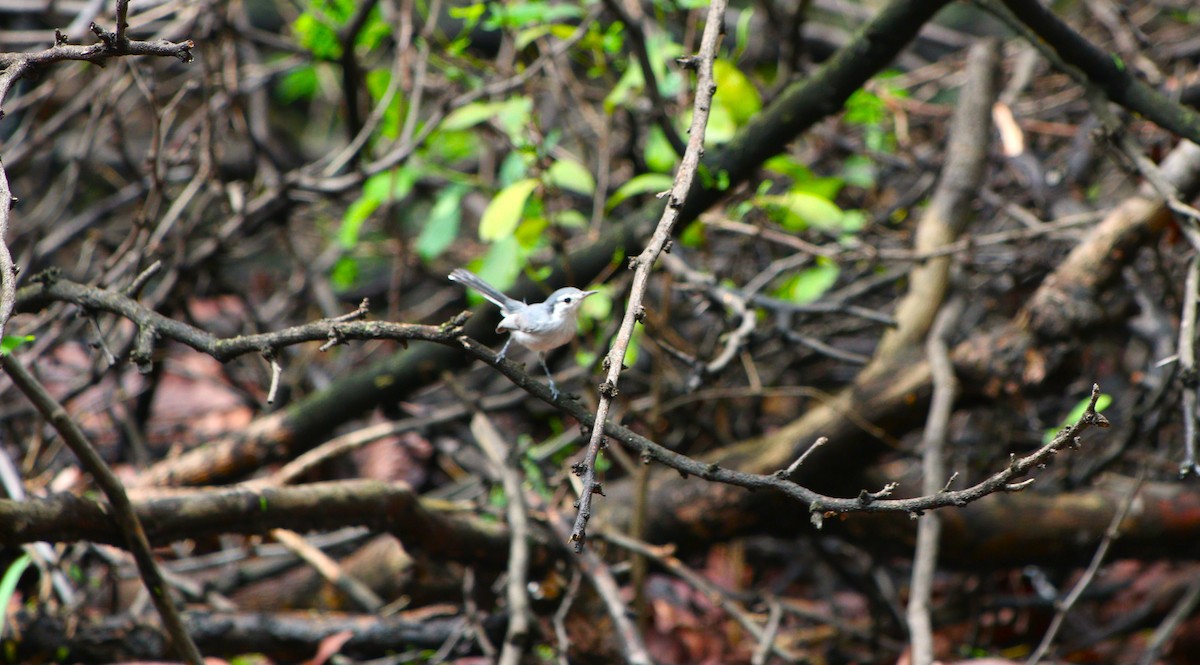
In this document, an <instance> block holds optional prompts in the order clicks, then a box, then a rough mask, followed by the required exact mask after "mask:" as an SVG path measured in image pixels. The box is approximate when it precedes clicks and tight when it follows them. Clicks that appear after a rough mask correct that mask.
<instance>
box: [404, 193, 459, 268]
mask: <svg viewBox="0 0 1200 665" xmlns="http://www.w3.org/2000/svg"><path fill="white" fill-rule="evenodd" d="M466 193H467V188H466V187H464V186H462V185H452V186H450V187H447V188H445V189H443V190H442V191H441V192H440V193H439V194H438V198H437V202H435V203H434V204H433V208H432V209H431V210H430V211H429V219H427V220H426V222H425V225H424V226H423V227H421V234H420V235H419V236H417V244H416V250H417V255H418V256H420V257H421V258H422V259H424V260H426V261H429V260H431V259H434V258H437V256H438V255H440V254H441V253H442V252H444V251H445V250H446V248H447V247H449V246H450V245H453V244H454V240H455V239H456V238H457V237H458V225H459V222H460V221H461V220H462V206H461V204H462V198H463V195H465V194H466Z"/></svg>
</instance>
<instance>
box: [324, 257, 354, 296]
mask: <svg viewBox="0 0 1200 665" xmlns="http://www.w3.org/2000/svg"><path fill="white" fill-rule="evenodd" d="M329 281H331V282H333V286H334V288H336V289H338V290H339V291H345V290H346V289H348V288H350V287H352V286H354V283H355V282H357V281H358V260H357V259H355V258H354V257H352V256H343V257H341V258H339V259H338V260H337V261H336V262H335V263H334V264H333V270H331V271H330V275H329Z"/></svg>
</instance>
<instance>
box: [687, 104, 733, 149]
mask: <svg viewBox="0 0 1200 665" xmlns="http://www.w3.org/2000/svg"><path fill="white" fill-rule="evenodd" d="M684 121H685V122H686V123H688V124H690V123H691V122H692V112H691V111H690V110H689V111H688V112H687V113H686V114H684ZM737 128H738V123H737V121H736V120H734V118H733V113H731V112H730V110H729V107H727V106H722V105H718V104H713V107H712V110H711V111H709V112H708V125H706V126H705V128H704V144H705V145H714V144H719V143H728V142H729V141H731V140H733V137H734V136H736V135H737Z"/></svg>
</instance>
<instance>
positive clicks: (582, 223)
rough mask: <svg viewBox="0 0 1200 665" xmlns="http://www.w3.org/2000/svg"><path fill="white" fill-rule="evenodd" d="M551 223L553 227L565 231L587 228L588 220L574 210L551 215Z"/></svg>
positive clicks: (568, 209) (570, 209)
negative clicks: (564, 229) (558, 227)
mask: <svg viewBox="0 0 1200 665" xmlns="http://www.w3.org/2000/svg"><path fill="white" fill-rule="evenodd" d="M550 221H551V222H553V223H554V225H555V226H561V227H563V228H566V229H584V228H587V225H588V218H587V217H584V216H583V213H581V212H579V211H578V210H575V209H574V208H567V209H566V210H560V211H558V212H556V213H554V214H553V216H552V217H551V220H550Z"/></svg>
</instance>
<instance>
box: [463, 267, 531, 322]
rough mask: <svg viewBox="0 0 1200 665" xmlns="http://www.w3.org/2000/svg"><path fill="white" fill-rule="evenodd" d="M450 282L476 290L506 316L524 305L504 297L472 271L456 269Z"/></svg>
mask: <svg viewBox="0 0 1200 665" xmlns="http://www.w3.org/2000/svg"><path fill="white" fill-rule="evenodd" d="M450 281H452V282H458V283H459V284H464V285H466V286H469V287H471V288H472V289H475V290H476V291H478V292H479V294H480V295H482V296H483V297H484V298H487V299H488V300H490V301H491V302H492V304H494V305H496V306H497V307H499V308H500V311H502V312H504V313H506V314H507V313H508V312H510V311H512V310H513V309H515V308H517V307H519V306H521V304H522V303H521V301H519V300H513V299H512V298H509V297H508V296H506V295H504V294H503V293H501V292H500V291H499V290H498V289H496V287H494V286H492V285H491V284H488V283H487V282H485V281H483V278H482V277H480V276H479V275H476V274H475V273H473V272H471V271H470V270H464V269H463V268H455V269H454V270H453V271H452V272H451V273H450Z"/></svg>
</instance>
